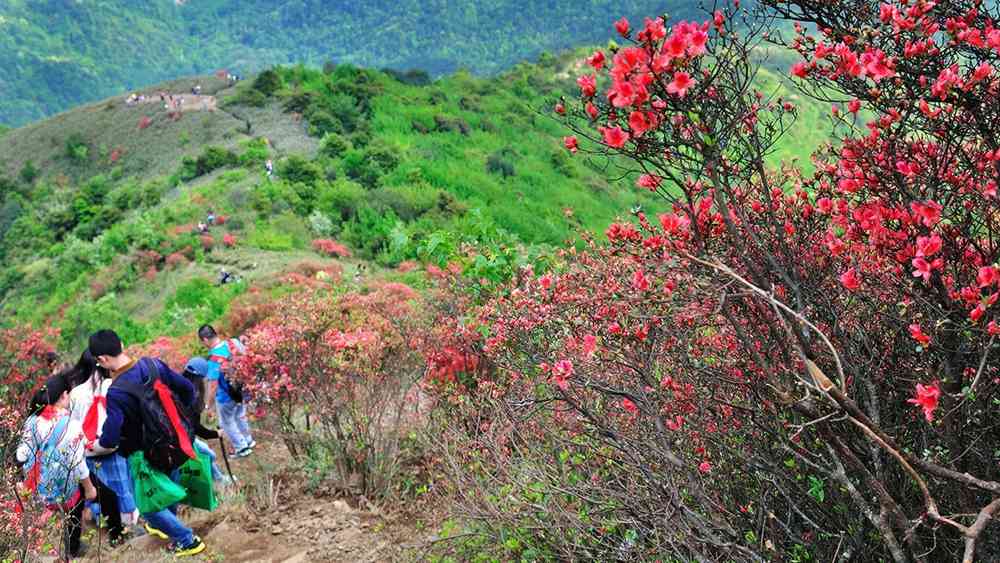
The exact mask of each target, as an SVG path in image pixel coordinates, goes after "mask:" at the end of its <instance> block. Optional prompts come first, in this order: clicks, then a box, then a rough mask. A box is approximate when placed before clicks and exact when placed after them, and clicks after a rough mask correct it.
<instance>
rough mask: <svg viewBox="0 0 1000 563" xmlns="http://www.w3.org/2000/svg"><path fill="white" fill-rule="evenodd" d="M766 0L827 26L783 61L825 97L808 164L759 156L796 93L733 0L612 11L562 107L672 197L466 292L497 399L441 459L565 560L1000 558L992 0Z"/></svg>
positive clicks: (502, 530) (640, 182)
mask: <svg viewBox="0 0 1000 563" xmlns="http://www.w3.org/2000/svg"><path fill="white" fill-rule="evenodd" d="M764 3H765V4H767V5H768V6H769V7H770V9H772V10H774V11H776V13H777V14H778V15H779V16H782V17H786V18H789V19H795V20H799V21H803V22H807V23H810V24H815V26H816V27H817V28H818V29H819V30H820V35H819V36H812V35H810V34H809V33H808V32H807V31H806V28H805V27H804V26H801V27H796V31H797V33H796V36H795V37H794V39H792V40H791V41H790V42H789V43H788V46H789V47H791V48H792V49H794V50H796V51H797V52H798V53H799V54H800V55H801V56H802V58H803V61H801V62H799V63H797V64H795V65H794V66H793V67H792V69H791V74H792V75H793V76H794V77H796V80H799V81H801V86H802V88H803V91H804V92H805V93H806V94H809V95H812V96H814V97H816V98H818V99H821V100H838V103H839V104H843V106H840V107H837V108H835V111H833V112H832V115H833V117H834V119H835V120H836V121H837V123H838V127H839V128H838V134H837V139H836V142H835V143H834V144H833V146H832V147H831V148H830V149H829V150H825V151H822V152H820V153H819V154H817V155H815V157H814V160H815V164H816V172H815V173H814V174H813V175H812V176H810V177H805V176H803V175H802V174H801V173H800V172H799V171H798V170H795V169H793V168H791V167H784V168H782V169H780V170H773V169H770V168H769V167H768V166H766V164H765V156H766V155H767V154H768V152H769V149H770V147H772V146H774V143H775V142H776V140H777V139H778V138H780V137H781V135H782V134H784V133H785V132H786V131H790V130H793V127H794V124H795V119H796V117H797V114H796V109H795V106H794V105H793V104H791V103H788V102H787V101H786V100H781V99H777V98H775V97H773V96H772V95H771V94H770V93H768V92H759V91H756V90H755V88H754V84H753V82H752V77H753V76H754V74H755V72H754V70H755V63H754V62H753V60H754V57H753V56H751V54H752V50H753V49H754V48H755V47H756V45H757V43H758V42H759V41H760V38H761V36H762V34H763V32H764V31H766V26H767V25H768V23H769V22H768V20H766V19H764V20H759V19H754V18H749V19H748V21H749V22H750V23H748V25H747V26H746V27H742V28H741V29H740V30H739V32H737V30H736V29H734V28H733V27H732V24H731V23H730V22H731V21H733V17H734V15H735V14H736V12H737V11H738V8H737V6H738V4H736V3H735V2H734V3H733V5H732V6H730V7H727V8H724V9H722V10H719V11H717V12H715V13H713V14H711V15H710V16H709V17H708V18H707V19H706V20H704V21H700V22H677V23H674V24H673V25H672V26H670V27H668V26H667V25H666V24H665V23H664V22H663V21H662V20H661V19H647V20H646V21H645V22H644V24H643V25H642V26H640V27H638V28H633V27H632V26H631V24H630V23H629V22H627V21H625V20H621V21H619V22H618V23H617V24H616V29H617V30H618V31H619V33H620V34H621V35H622V36H623V39H624V40H625V41H626V45H625V46H622V47H621V48H617V49H616V50H614V51H612V52H611V53H610V54H605V53H604V52H597V53H595V54H594V55H593V56H591V57H590V58H589V59H588V64H589V65H590V66H591V67H592V69H593V70H592V72H589V73H587V74H585V75H583V76H581V77H580V78H579V79H578V81H577V84H578V86H579V89H580V100H579V101H578V103H563V104H560V106H559V107H557V108H556V110H557V114H558V115H562V116H564V118H565V119H566V123H567V126H568V127H570V128H572V129H573V133H574V134H573V135H572V136H570V137H568V138H567V139H566V140H565V143H564V144H565V146H566V147H567V149H568V150H569V151H570V152H575V153H578V154H582V153H585V152H588V151H585V149H584V144H582V143H579V142H578V139H579V138H580V137H587V138H588V139H590V140H591V141H592V143H590V144H588V146H591V147H593V146H597V147H598V148H597V149H596V152H599V153H601V154H606V155H613V156H616V157H618V158H617V159H616V162H623V163H631V165H632V172H633V173H634V176H635V177H636V178H637V188H638V189H642V190H648V191H650V192H653V193H655V194H658V195H659V196H661V197H662V198H663V200H664V202H665V204H666V205H667V207H668V209H667V212H665V213H663V214H661V215H659V216H657V217H655V218H649V217H647V216H646V215H645V214H644V213H643V212H642V211H641V210H637V211H636V212H635V220H634V221H632V222H619V223H616V224H614V225H612V226H611V227H610V228H609V229H608V231H607V232H606V237H607V239H608V241H609V244H608V246H606V247H602V246H594V247H592V248H590V249H587V250H585V251H583V252H581V253H575V252H567V253H566V254H565V259H566V264H565V265H564V267H563V270H562V271H557V272H556V273H554V274H551V275H546V276H542V277H540V278H538V279H537V280H533V281H527V282H522V283H520V284H518V285H517V286H515V287H512V288H511V289H510V292H509V294H508V295H505V296H502V297H500V298H498V299H496V300H495V301H493V302H491V303H490V304H488V305H487V307H486V308H485V309H484V310H483V311H482V314H481V322H482V324H483V326H484V329H485V330H487V331H488V332H489V335H490V336H489V338H488V339H487V343H486V351H487V353H488V355H489V357H490V358H491V359H492V361H494V362H495V363H496V364H497V366H498V367H500V368H501V371H500V373H499V374H497V375H494V378H495V380H496V383H493V382H483V383H480V385H479V388H480V391H481V392H480V394H479V395H478V398H479V399H480V401H479V402H478V403H475V404H474V406H475V408H479V409H482V411H483V412H486V413H488V415H484V416H486V418H485V419H486V420H488V421H489V422H488V423H486V424H484V425H481V426H480V427H479V428H475V429H472V430H470V431H468V432H467V435H458V436H455V437H453V438H452V439H453V440H455V444H457V445H458V446H457V447H456V448H454V449H453V450H452V451H451V452H452V453H451V455H452V458H453V459H454V460H455V465H456V466H458V467H464V468H468V467H478V468H480V470H479V471H478V472H477V471H466V472H465V473H464V474H463V473H460V472H456V473H457V474H459V475H460V476H464V477H462V481H460V483H459V485H458V488H460V489H461V490H462V491H465V493H464V499H465V500H466V502H464V503H463V505H464V507H465V509H466V510H467V511H468V512H469V514H470V516H472V517H473V518H475V519H477V521H480V522H487V523H486V524H484V529H485V532H487V534H488V535H490V537H493V538H494V539H496V540H498V541H497V543H498V544H499V543H500V542H501V541H503V540H502V538H503V537H504V534H507V533H509V532H510V530H536V532H534V533H530V534H528V533H523V534H520V535H518V536H517V537H516V539H517V540H518V541H519V542H520V544H519V545H522V546H524V549H528V548H531V549H538V550H542V551H543V552H548V553H551V554H553V556H554V557H555V558H562V559H621V558H637V559H645V558H656V557H663V556H664V555H663V554H666V553H670V554H671V556H672V557H675V558H679V559H682V560H695V559H697V560H750V559H756V560H771V559H797V560H805V559H817V560H831V559H835V558H838V557H843V556H844V555H845V554H849V556H850V557H854V558H858V559H860V560H881V559H892V560H895V561H910V560H955V559H960V558H961V559H963V560H965V561H972V560H973V559H974V556H975V555H980V557H981V558H983V559H984V560H991V559H995V558H997V557H998V556H1000V552H998V551H997V548H996V546H995V545H994V544H993V543H991V542H984V541H983V531H984V530H985V529H986V528H987V525H988V523H989V522H990V520H991V518H992V517H993V516H994V514H995V513H996V511H997V510H998V509H1000V499H998V498H997V497H998V494H1000V482H998V481H997V480H995V477H994V476H995V471H996V469H995V463H996V462H995V459H994V457H993V456H994V453H993V452H995V451H997V450H998V449H1000V437H998V436H997V435H996V433H995V432H993V431H992V426H991V419H992V417H990V416H989V415H988V414H987V413H990V412H992V409H993V408H994V407H993V405H994V403H995V402H996V401H1000V397H998V393H997V390H998V385H1000V378H998V374H997V372H996V369H995V368H994V367H993V364H994V363H995V362H991V361H990V360H991V355H992V353H993V350H994V341H995V338H996V334H997V333H1000V328H998V326H1000V325H998V324H997V321H996V320H995V319H994V317H995V315H996V311H997V310H996V308H995V307H994V305H995V303H996V301H997V297H998V295H1000V291H998V287H1000V276H998V274H997V272H998V270H997V267H998V266H997V262H998V258H1000V256H998V255H1000V247H998V245H997V244H996V239H997V238H998V237H997V233H996V232H994V229H995V227H996V225H995V221H994V220H993V218H994V217H995V216H996V214H997V205H998V203H997V199H996V197H997V194H996V186H997V182H998V181H1000V168H998V164H997V163H998V162H1000V151H998V150H997V147H1000V138H998V135H1000V134H998V133H997V130H996V128H995V127H992V126H990V125H988V119H990V118H988V117H987V116H992V115H996V114H997V113H998V109H1000V108H997V104H998V103H1000V101H998V100H1000V97H998V96H997V90H998V89H1000V82H998V81H997V79H996V77H995V70H994V68H993V66H992V65H993V62H994V61H995V57H996V55H997V53H998V52H1000V31H997V30H996V18H997V15H996V14H995V7H986V6H983V5H982V4H980V3H978V2H974V1H971V0H970V1H959V2H952V3H948V4H947V6H945V5H943V4H939V3H938V4H936V3H933V2H924V1H921V0H918V1H916V2H874V1H867V0H863V1H861V2H854V3H850V4H849V5H848V4H847V3H843V2H828V1H818V0H792V1H791V2H779V1H778V0H765V2H764ZM772 37H773V35H772ZM994 40H995V41H994ZM842 108H843V109H846V111H844V110H843V109H842ZM865 116H870V117H865ZM588 150H594V149H588ZM488 390H491V392H489V393H487V392H486V391H488ZM486 399H489V400H486ZM470 440H471V442H470ZM470 444H471V447H470ZM556 448H559V449H558V450H556ZM552 451H558V452H559V453H558V456H557V457H558V463H556V464H553V463H551V462H548V461H547V462H545V463H543V462H541V461H539V456H541V455H543V454H544V453H546V452H552ZM469 452H471V453H469ZM463 455H469V456H471V455H476V456H478V457H477V458H476V459H477V460H478V461H477V463H479V464H478V465H476V464H472V465H468V464H464V465H463V464H462V462H463V461H469V460H470V458H463ZM483 459H485V460H487V462H485V463H483V462H482V460H483ZM585 477H586V478H585ZM497 487H499V488H500V489H499V490H500V491H504V492H503V493H502V494H501V495H500V496H498V495H497V491H498V489H497ZM511 491H513V493H511ZM498 499H502V501H501V500H498ZM522 499H523V500H522ZM498 503H500V504H499V506H498ZM491 511H492V512H491ZM487 514H490V516H491V517H492V523H489V522H488V521H489V520H490V518H488V517H487V516H486V515H487ZM546 530H558V532H557V533H547V532H546ZM977 549H979V550H980V551H979V552H977ZM668 558H669V557H668Z"/></svg>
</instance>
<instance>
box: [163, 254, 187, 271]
mask: <svg viewBox="0 0 1000 563" xmlns="http://www.w3.org/2000/svg"><path fill="white" fill-rule="evenodd" d="M166 263H167V267H168V268H171V269H173V268H179V267H181V266H183V265H184V264H187V263H188V258H187V256H185V255H184V254H182V253H180V252H174V253H171V254H169V255H167V259H166Z"/></svg>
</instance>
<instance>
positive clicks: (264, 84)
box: [253, 69, 282, 97]
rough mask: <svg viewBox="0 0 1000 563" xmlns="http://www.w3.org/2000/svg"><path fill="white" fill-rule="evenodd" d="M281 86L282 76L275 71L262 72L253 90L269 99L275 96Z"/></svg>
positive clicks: (254, 83)
mask: <svg viewBox="0 0 1000 563" xmlns="http://www.w3.org/2000/svg"><path fill="white" fill-rule="evenodd" d="M281 86H282V83H281V75H280V74H278V72H277V71H275V70H274V69H267V70H265V71H263V72H261V73H260V74H258V75H257V78H255V79H254V81H253V89H254V90H257V91H258V92H260V93H261V94H263V95H265V96H268V97H270V96H273V95H274V93H275V92H277V91H278V90H280V89H281Z"/></svg>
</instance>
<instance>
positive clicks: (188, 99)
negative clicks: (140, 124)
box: [126, 94, 219, 113]
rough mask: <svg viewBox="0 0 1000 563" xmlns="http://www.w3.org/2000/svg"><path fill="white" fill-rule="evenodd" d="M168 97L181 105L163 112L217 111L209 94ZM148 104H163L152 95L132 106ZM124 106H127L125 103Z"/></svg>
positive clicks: (215, 104)
mask: <svg viewBox="0 0 1000 563" xmlns="http://www.w3.org/2000/svg"><path fill="white" fill-rule="evenodd" d="M169 95H170V96H173V99H174V100H175V101H176V100H178V99H179V100H181V103H180V105H179V106H178V107H174V108H168V109H165V110H164V111H170V112H174V111H180V112H181V113H184V112H187V111H215V110H217V109H219V106H218V100H217V99H216V98H215V96H214V95H211V94H169ZM168 101H169V98H168ZM149 104H160V105H162V104H164V102H163V101H161V100H160V96H159V94H154V95H151V96H147V97H146V98H144V99H142V100H138V101H136V102H134V103H133V104H132V105H149ZM126 105H128V103H127V102H126Z"/></svg>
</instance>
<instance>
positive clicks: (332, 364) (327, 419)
mask: <svg viewBox="0 0 1000 563" xmlns="http://www.w3.org/2000/svg"><path fill="white" fill-rule="evenodd" d="M416 299H417V295H416V293H415V292H414V291H413V290H412V289H411V288H409V287H407V286H404V285H402V284H385V285H381V286H376V287H373V288H370V291H368V292H367V293H365V294H361V293H348V294H345V295H341V296H333V295H331V294H330V293H329V292H327V291H311V290H304V291H300V292H298V293H295V294H292V295H290V296H288V297H285V298H283V299H282V300H281V301H280V302H278V303H277V305H276V307H275V309H274V314H273V315H271V316H269V317H267V318H265V319H264V320H263V321H261V322H260V323H258V324H257V325H256V326H254V327H253V328H251V329H250V330H249V331H248V332H247V333H246V334H245V335H244V342H245V343H246V345H247V349H248V353H247V354H246V355H244V356H242V357H241V358H240V360H239V362H238V364H237V371H238V377H240V378H241V379H243V380H244V381H245V382H246V383H247V385H248V388H249V389H250V390H251V392H252V393H253V394H254V396H255V397H256V398H257V400H258V401H262V402H263V403H264V404H266V405H267V406H268V409H269V411H270V412H271V413H273V414H274V415H276V416H277V418H278V419H279V421H280V423H281V429H282V435H283V437H284V439H285V441H286V443H287V445H288V447H289V450H290V451H291V452H292V455H293V456H295V457H297V458H300V457H302V456H313V455H321V457H323V458H330V459H332V460H333V461H332V465H333V467H331V468H330V472H331V474H332V476H334V477H335V478H337V479H338V481H339V483H340V486H342V487H344V488H345V489H348V490H350V491H352V492H355V493H359V494H366V495H369V496H370V495H384V494H386V493H388V492H389V491H390V490H391V489H392V488H393V487H394V486H395V485H396V483H395V477H396V476H397V475H398V473H399V471H400V470H401V468H402V457H401V456H400V455H399V454H400V448H401V445H400V444H401V441H402V440H403V439H404V437H405V436H406V434H407V433H408V432H409V431H410V430H411V429H412V428H413V424H416V420H417V419H416V417H415V416H414V415H415V414H416V409H418V407H419V403H418V402H417V401H418V398H419V397H418V395H417V393H418V391H419V387H418V386H417V383H418V382H419V380H420V377H421V376H422V375H423V370H424V361H423V357H422V355H421V354H420V350H421V349H422V339H423V337H422V335H423V333H424V327H425V326H426V321H425V320H424V317H423V315H421V313H420V309H419V308H418V307H417V306H416V305H415V300H416ZM303 414H305V419H306V421H307V422H306V423H305V425H303V424H302V417H303ZM321 452H325V453H321Z"/></svg>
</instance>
